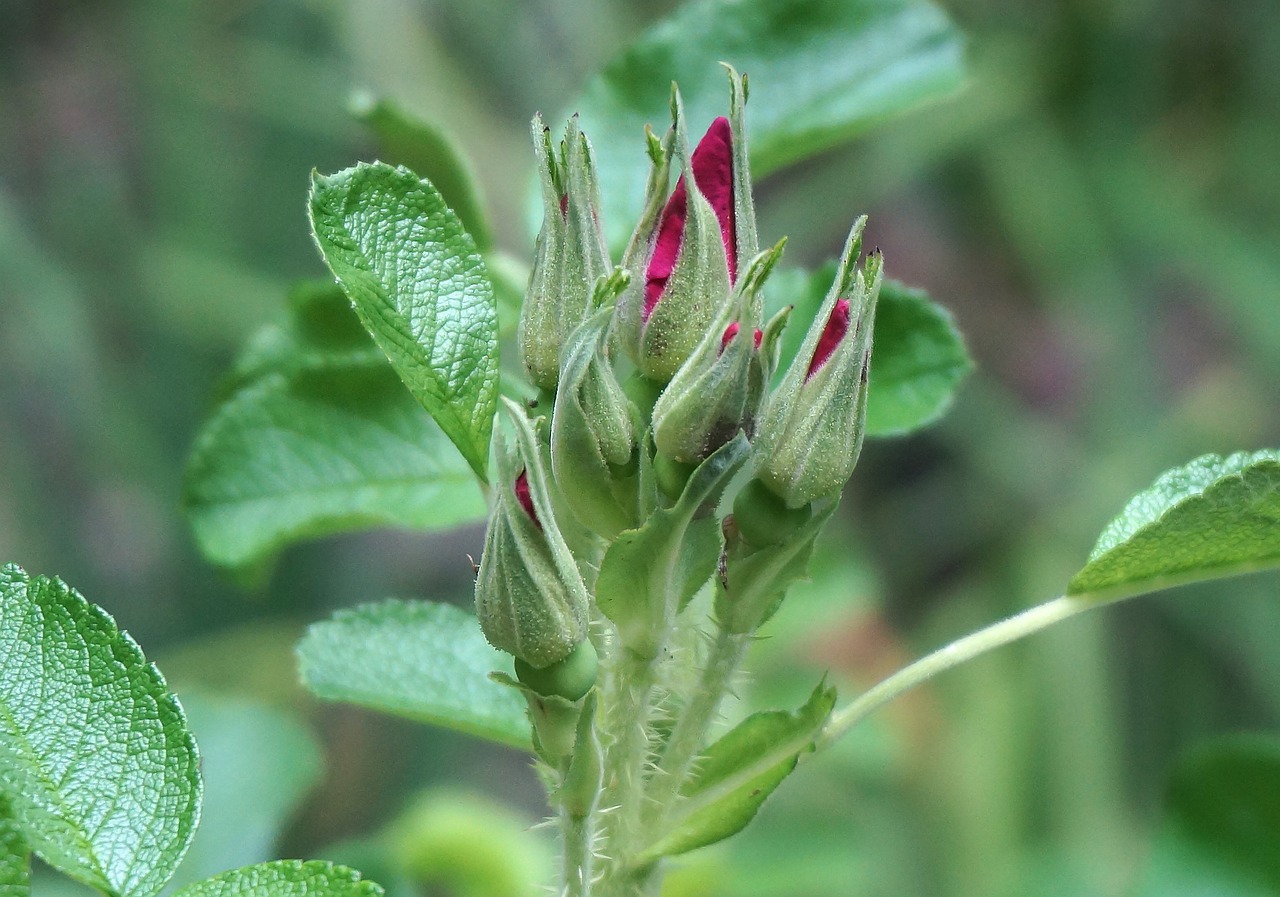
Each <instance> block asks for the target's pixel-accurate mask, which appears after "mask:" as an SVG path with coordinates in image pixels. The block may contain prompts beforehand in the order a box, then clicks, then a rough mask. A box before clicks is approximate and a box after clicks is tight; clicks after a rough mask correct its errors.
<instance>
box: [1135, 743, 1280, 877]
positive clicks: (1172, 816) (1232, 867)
mask: <svg viewBox="0 0 1280 897" xmlns="http://www.w3.org/2000/svg"><path fill="white" fill-rule="evenodd" d="M1277 844H1280V740H1277V739H1276V738H1274V737H1271V736H1264V735H1235V736H1229V737H1225V738H1220V739H1217V740H1215V741H1213V742H1210V743H1208V744H1206V745H1204V746H1203V747H1200V748H1198V749H1197V750H1195V751H1193V752H1191V753H1190V754H1188V755H1187V756H1186V757H1184V758H1183V759H1182V760H1181V761H1180V762H1179V763H1178V766H1177V768H1176V770H1175V771H1174V774H1173V778H1172V781H1171V786H1170V789H1169V794H1168V798H1167V801H1166V808H1165V819H1164V821H1163V822H1162V824H1161V826H1160V828H1159V830H1158V832H1157V835H1156V839H1155V843H1154V845H1153V847H1152V851H1151V856H1150V859H1149V860H1148V863H1147V868H1146V871H1145V874H1144V876H1143V880H1142V885H1141V887H1139V889H1138V892H1137V893H1138V897H1175V895H1177V897H1181V895H1188V894H1206V895H1208V894H1224V895H1226V894H1229V895H1231V897H1275V895H1277V894H1280V851H1278V850H1277V849H1276V845H1277Z"/></svg>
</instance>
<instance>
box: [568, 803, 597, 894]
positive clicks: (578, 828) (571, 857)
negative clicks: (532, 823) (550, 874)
mask: <svg viewBox="0 0 1280 897" xmlns="http://www.w3.org/2000/svg"><path fill="white" fill-rule="evenodd" d="M595 822H596V813H595V812H594V811H593V812H591V813H589V814H588V815H586V816H574V815H572V814H570V813H567V812H562V813H561V814H560V831H561V833H562V835H563V839H564V848H563V849H564V860H563V868H564V891H563V894H564V897H590V894H591V876H592V871H591V861H592V857H593V854H592V849H593V847H592V841H593V840H594V838H595Z"/></svg>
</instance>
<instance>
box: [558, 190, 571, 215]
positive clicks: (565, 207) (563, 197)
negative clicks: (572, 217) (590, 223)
mask: <svg viewBox="0 0 1280 897" xmlns="http://www.w3.org/2000/svg"><path fill="white" fill-rule="evenodd" d="M560 215H561V216H562V217H563V218H566V219H567V218H568V217H569V194H568V193H561V194H560Z"/></svg>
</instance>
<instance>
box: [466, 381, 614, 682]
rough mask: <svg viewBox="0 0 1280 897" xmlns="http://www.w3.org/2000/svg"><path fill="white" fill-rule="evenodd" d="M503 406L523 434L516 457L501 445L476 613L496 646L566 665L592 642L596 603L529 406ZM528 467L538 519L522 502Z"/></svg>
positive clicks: (534, 660)
mask: <svg viewBox="0 0 1280 897" xmlns="http://www.w3.org/2000/svg"><path fill="white" fill-rule="evenodd" d="M502 401H503V403H504V406H505V408H506V410H507V412H508V415H509V417H510V418H511V420H512V422H513V424H514V428H515V431H516V452H515V454H514V456H511V455H510V454H509V451H508V450H507V449H506V447H505V446H500V447H499V450H498V451H497V452H496V453H495V455H496V458H497V488H496V489H495V502H494V509H493V514H492V515H491V516H490V518H489V527H488V530H487V531H486V533H485V545H484V555H483V556H482V557H481V559H480V570H479V572H478V574H477V576H476V589H475V594H476V616H477V617H478V618H479V620H480V627H481V629H482V630H483V631H484V634H485V638H487V639H488V640H489V643H490V644H491V645H493V646H494V647H495V648H498V649H499V650H502V651H506V652H507V653H508V654H511V655H513V656H515V657H516V658H518V659H520V660H523V661H524V662H525V663H527V664H529V665H530V666H532V667H536V668H542V667H546V666H550V665H551V664H553V663H557V662H558V661H561V660H563V659H564V658H565V657H567V656H568V655H569V654H570V652H572V651H573V649H574V648H575V647H577V646H578V644H579V643H581V642H582V640H583V639H584V638H585V637H586V633H587V619H588V606H589V604H590V598H589V596H588V594H587V588H586V586H585V584H584V583H583V582H582V576H581V575H580V574H579V572H578V567H577V564H576V563H575V561H574V559H573V554H572V552H571V551H570V550H569V546H568V545H567V544H566V543H565V540H564V536H563V535H562V534H561V533H560V529H559V526H558V525H557V523H556V515H555V509H554V506H553V504H552V499H551V494H550V492H549V490H548V485H547V474H546V466H545V464H544V462H543V446H542V444H541V441H540V440H539V438H538V436H537V435H536V434H535V433H534V430H533V425H532V423H531V422H530V421H529V418H528V416H527V415H526V414H525V412H524V409H522V408H521V407H520V406H519V405H517V404H515V403H514V402H512V401H511V400H510V399H507V398H506V397H503V399H502ZM517 460H518V461H519V463H517ZM521 466H523V470H524V473H525V476H526V478H527V482H528V486H529V496H530V499H531V501H532V504H533V509H534V512H535V514H536V515H537V521H536V522H535V521H534V520H533V519H532V518H531V517H530V516H529V514H528V512H527V511H526V510H525V509H524V507H522V506H521V504H520V502H519V500H518V499H517V497H516V493H515V488H514V485H515V482H516V478H517V477H518V476H519V474H520V470H521Z"/></svg>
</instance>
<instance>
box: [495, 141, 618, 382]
mask: <svg viewBox="0 0 1280 897" xmlns="http://www.w3.org/2000/svg"><path fill="white" fill-rule="evenodd" d="M531 130H532V136H533V145H534V147H535V149H536V150H537V154H538V174H539V178H540V181H541V184H542V206H543V209H542V213H543V218H542V230H541V231H540V232H539V234H538V242H537V245H536V248H535V251H534V262H533V270H532V271H531V272H530V275H529V289H528V291H527V292H526V294H525V300H524V304H523V305H522V306H521V309H520V325H519V329H518V331H517V337H516V339H517V342H518V343H519V345H520V357H521V359H522V360H523V362H524V366H525V370H526V371H528V373H529V378H530V380H532V381H533V383H534V385H536V386H538V387H540V388H542V389H549V390H550V389H555V387H556V380H557V378H558V377H559V374H560V354H561V349H562V348H563V346H564V344H565V340H566V338H567V337H568V336H569V334H570V333H571V332H573V330H574V329H575V328H576V327H577V326H578V325H579V324H581V323H582V321H583V320H584V319H585V318H586V317H587V315H588V314H589V312H590V310H591V292H592V287H593V286H594V284H595V283H596V280H597V279H598V278H599V277H600V276H601V275H603V274H606V273H607V272H608V270H609V253H608V250H607V249H606V248H605V245H604V234H603V232H602V231H601V229H600V190H599V186H598V184H597V182H596V176H595V168H594V162H593V160H592V154H591V144H590V143H589V142H588V141H587V138H586V136H585V135H584V134H583V133H582V132H581V131H580V130H579V129H578V119H577V117H576V116H574V117H572V118H570V119H569V122H568V124H567V125H566V126H565V135H564V139H563V141H561V143H560V145H559V147H556V146H554V145H553V144H552V142H551V132H550V130H549V129H548V128H547V127H546V126H545V125H543V123H542V118H541V117H539V116H535V117H534V119H533V123H532V125H531Z"/></svg>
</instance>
